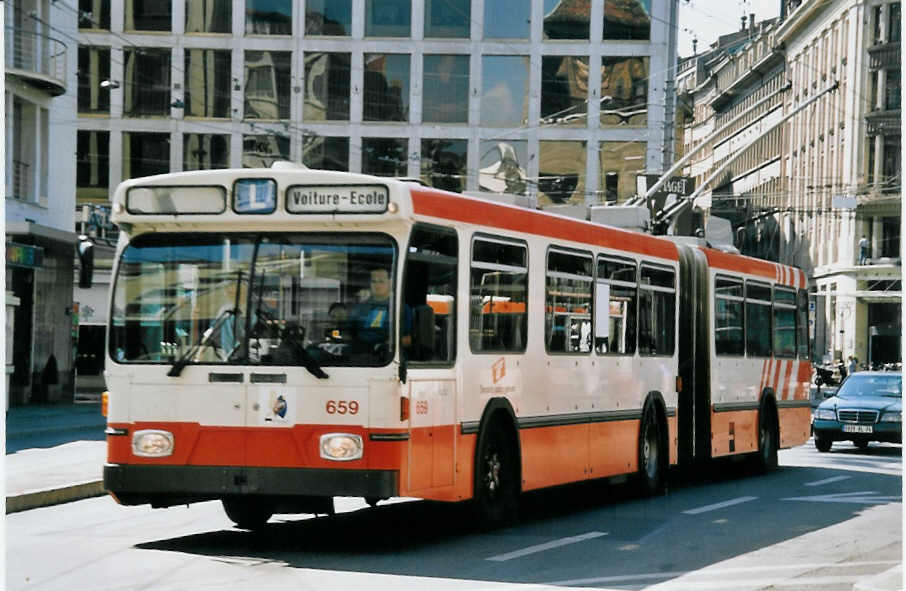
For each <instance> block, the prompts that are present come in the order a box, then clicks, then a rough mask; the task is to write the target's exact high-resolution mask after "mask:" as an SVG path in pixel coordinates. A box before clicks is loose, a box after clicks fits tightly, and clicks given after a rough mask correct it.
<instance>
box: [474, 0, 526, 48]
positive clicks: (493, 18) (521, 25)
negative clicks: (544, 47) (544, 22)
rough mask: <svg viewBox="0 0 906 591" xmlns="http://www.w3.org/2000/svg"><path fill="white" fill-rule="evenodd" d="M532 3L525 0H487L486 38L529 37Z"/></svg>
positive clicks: (485, 13) (485, 10)
mask: <svg viewBox="0 0 906 591" xmlns="http://www.w3.org/2000/svg"><path fill="white" fill-rule="evenodd" d="M531 4H532V3H531V2H526V1H525V0H485V3H484V38H485V39H528V38H529V33H530V30H531V24H532V23H531V20H532V5H531Z"/></svg>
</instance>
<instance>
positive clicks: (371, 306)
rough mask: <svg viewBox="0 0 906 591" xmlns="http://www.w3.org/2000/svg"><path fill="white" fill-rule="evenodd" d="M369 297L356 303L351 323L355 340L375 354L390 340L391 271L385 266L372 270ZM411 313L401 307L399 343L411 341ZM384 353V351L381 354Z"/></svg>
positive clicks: (408, 344)
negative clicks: (384, 267) (354, 332)
mask: <svg viewBox="0 0 906 591" xmlns="http://www.w3.org/2000/svg"><path fill="white" fill-rule="evenodd" d="M370 287H371V289H370V297H369V298H368V299H367V300H365V301H364V302H362V303H361V304H359V305H358V306H356V309H355V313H354V315H353V323H354V326H355V329H356V341H357V342H358V343H360V344H362V345H365V346H366V347H368V348H370V349H371V350H372V351H373V352H374V353H375V354H378V353H379V352H381V351H383V350H385V349H386V347H387V346H388V343H389V340H390V333H389V329H390V318H391V316H390V304H391V302H390V291H391V289H390V274H389V273H388V272H387V270H386V269H374V270H373V271H371V283H370ZM411 332H412V312H411V310H410V309H409V307H408V306H406V305H404V306H403V318H402V322H401V330H400V344H401V345H402V347H404V348H408V347H409V346H410V345H411V344H412V337H411ZM381 356H383V354H381Z"/></svg>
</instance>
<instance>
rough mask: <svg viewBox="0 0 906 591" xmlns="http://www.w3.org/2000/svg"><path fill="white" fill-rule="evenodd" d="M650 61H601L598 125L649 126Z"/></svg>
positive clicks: (631, 58) (635, 59)
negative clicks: (599, 119)
mask: <svg viewBox="0 0 906 591" xmlns="http://www.w3.org/2000/svg"><path fill="white" fill-rule="evenodd" d="M649 59H650V58H648V57H613V56H605V57H602V58H601V125H647V124H648V61H649Z"/></svg>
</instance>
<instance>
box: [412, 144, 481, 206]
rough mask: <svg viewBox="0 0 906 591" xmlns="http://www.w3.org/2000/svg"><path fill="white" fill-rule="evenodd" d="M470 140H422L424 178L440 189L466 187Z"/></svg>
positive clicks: (459, 189) (451, 189) (458, 189)
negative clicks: (467, 154)
mask: <svg viewBox="0 0 906 591" xmlns="http://www.w3.org/2000/svg"><path fill="white" fill-rule="evenodd" d="M468 144H469V142H468V140H425V139H423V140H422V180H423V181H425V182H426V183H428V184H429V185H431V186H432V187H437V188H438V189H444V190H446V191H454V192H457V193H458V192H460V191H462V190H463V189H465V187H466V152H467V150H468Z"/></svg>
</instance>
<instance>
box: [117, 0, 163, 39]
mask: <svg viewBox="0 0 906 591" xmlns="http://www.w3.org/2000/svg"><path fill="white" fill-rule="evenodd" d="M172 16H173V9H172V6H171V5H170V0H126V4H125V6H124V7H123V29H125V30H127V31H169V30H171V29H172V26H171V24H170V19H171V17H172Z"/></svg>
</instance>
